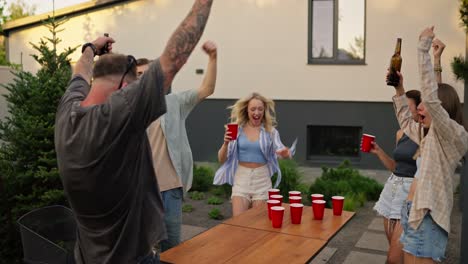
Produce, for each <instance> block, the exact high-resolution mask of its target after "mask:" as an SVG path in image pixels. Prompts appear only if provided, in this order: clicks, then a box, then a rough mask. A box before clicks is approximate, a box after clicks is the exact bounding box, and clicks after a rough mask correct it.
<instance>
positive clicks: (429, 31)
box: [419, 26, 435, 39]
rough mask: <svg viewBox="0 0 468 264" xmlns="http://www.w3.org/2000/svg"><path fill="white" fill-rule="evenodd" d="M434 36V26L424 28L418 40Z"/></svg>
mask: <svg viewBox="0 0 468 264" xmlns="http://www.w3.org/2000/svg"><path fill="white" fill-rule="evenodd" d="M434 36H435V34H434V26H432V27H428V28H425V29H424V30H423V31H422V32H421V34H420V35H419V39H422V38H425V37H429V38H434Z"/></svg>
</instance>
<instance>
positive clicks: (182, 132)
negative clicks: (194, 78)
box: [161, 89, 199, 192]
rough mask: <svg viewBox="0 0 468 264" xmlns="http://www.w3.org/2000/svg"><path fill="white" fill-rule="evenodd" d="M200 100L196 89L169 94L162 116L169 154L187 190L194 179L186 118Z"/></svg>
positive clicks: (162, 125) (162, 126)
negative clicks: (164, 112)
mask: <svg viewBox="0 0 468 264" xmlns="http://www.w3.org/2000/svg"><path fill="white" fill-rule="evenodd" d="M198 102H199V99H198V91H197V90H195V89H192V90H188V91H183V92H177V93H171V94H168V95H166V106H167V112H166V114H164V115H163V116H162V117H161V128H162V131H163V133H164V137H165V138H166V143H167V149H168V151H169V156H170V158H171V161H172V165H174V169H175V171H176V173H177V175H178V176H179V178H180V181H181V183H182V187H183V189H184V191H185V192H187V191H188V190H190V188H191V187H192V181H193V157H192V150H191V149H190V144H189V141H188V137H187V130H186V128H185V120H186V119H187V117H188V115H189V114H190V112H191V111H192V110H193V108H194V107H195V106H196V105H197V104H198Z"/></svg>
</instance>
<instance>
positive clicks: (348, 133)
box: [307, 125, 362, 159]
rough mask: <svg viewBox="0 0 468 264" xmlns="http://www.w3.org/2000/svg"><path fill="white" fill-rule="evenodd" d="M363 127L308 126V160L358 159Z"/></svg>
mask: <svg viewBox="0 0 468 264" xmlns="http://www.w3.org/2000/svg"><path fill="white" fill-rule="evenodd" d="M361 132H362V128H361V127H352V126H312V125H310V126H307V158H308V159H322V158H330V157H336V158H343V157H349V158H353V157H354V158H358V157H359V145H360V141H361V140H360V135H361Z"/></svg>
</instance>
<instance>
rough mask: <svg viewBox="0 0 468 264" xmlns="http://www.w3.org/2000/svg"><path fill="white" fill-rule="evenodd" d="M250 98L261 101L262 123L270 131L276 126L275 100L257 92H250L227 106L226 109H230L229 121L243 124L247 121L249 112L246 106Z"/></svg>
mask: <svg viewBox="0 0 468 264" xmlns="http://www.w3.org/2000/svg"><path fill="white" fill-rule="evenodd" d="M252 99H257V100H260V101H262V102H263V105H264V107H265V111H264V114H263V119H262V123H263V125H264V126H265V130H266V131H267V132H271V131H272V129H273V128H274V127H276V112H275V102H273V100H271V99H268V98H266V97H264V96H263V95H261V94H259V93H252V94H250V95H249V96H247V97H245V98H242V99H239V100H237V102H236V103H235V104H234V105H231V106H229V107H228V109H231V122H232V123H237V124H239V125H240V126H243V125H245V124H246V123H247V122H248V121H249V113H248V109H247V108H248V105H249V102H250V101H251V100H252Z"/></svg>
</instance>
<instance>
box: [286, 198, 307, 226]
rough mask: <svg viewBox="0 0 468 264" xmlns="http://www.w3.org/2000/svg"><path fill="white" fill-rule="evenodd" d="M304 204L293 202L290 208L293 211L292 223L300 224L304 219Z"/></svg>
mask: <svg viewBox="0 0 468 264" xmlns="http://www.w3.org/2000/svg"><path fill="white" fill-rule="evenodd" d="M303 208H304V205H303V204H301V203H296V204H291V205H290V206H289V209H290V211H291V223H292V224H295V225H298V224H300V223H301V219H302V209H303Z"/></svg>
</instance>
